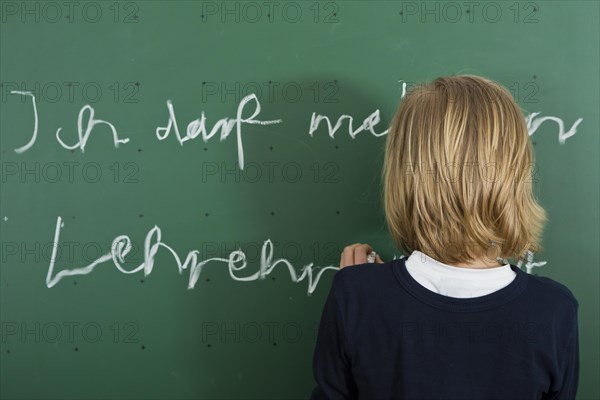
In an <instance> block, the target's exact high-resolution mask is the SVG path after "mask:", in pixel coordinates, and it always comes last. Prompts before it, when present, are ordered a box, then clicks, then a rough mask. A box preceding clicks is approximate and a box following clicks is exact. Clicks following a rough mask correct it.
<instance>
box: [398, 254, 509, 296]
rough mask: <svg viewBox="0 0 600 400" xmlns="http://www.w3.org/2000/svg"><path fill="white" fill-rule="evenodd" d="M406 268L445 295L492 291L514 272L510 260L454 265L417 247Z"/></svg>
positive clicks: (476, 293)
mask: <svg viewBox="0 0 600 400" xmlns="http://www.w3.org/2000/svg"><path fill="white" fill-rule="evenodd" d="M406 269H407V270H408V273H409V274H410V275H411V276H412V277H413V278H414V279H415V280H416V281H417V282H419V283H420V284H421V285H422V286H424V287H425V288H427V289H429V290H431V291H433V292H436V293H439V294H442V295H445V296H449V297H462V298H465V297H479V296H485V295H486V294H490V293H493V292H495V291H497V290H499V289H502V288H503V287H505V286H507V285H508V284H509V283H511V282H512V281H513V279H514V278H515V276H517V273H516V272H515V271H513V270H512V269H511V268H510V264H506V265H502V266H500V267H495V268H485V269H476V268H462V267H454V266H451V265H447V264H443V263H441V262H439V261H437V260H434V259H433V258H431V257H429V256H427V255H426V254H424V253H422V252H420V251H417V250H415V251H413V252H412V254H411V255H410V256H409V257H408V258H407V259H406Z"/></svg>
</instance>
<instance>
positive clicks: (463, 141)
mask: <svg viewBox="0 0 600 400" xmlns="http://www.w3.org/2000/svg"><path fill="white" fill-rule="evenodd" d="M533 171H534V156H533V148H532V144H531V140H530V138H529V134H528V131H527V125H526V123H525V118H524V116H523V114H522V111H521V109H520V108H519V106H518V105H517V104H516V103H515V101H514V100H513V98H512V96H511V94H510V92H509V91H508V90H506V89H505V88H504V87H502V86H501V85H499V84H497V83H495V82H493V81H491V80H488V79H486V78H482V77H479V76H473V75H462V76H449V77H441V78H438V79H436V80H434V81H433V82H431V83H429V84H427V85H418V86H415V87H413V88H412V89H410V90H409V91H408V92H407V94H406V95H405V97H404V98H403V99H402V100H401V103H400V106H399V108H398V111H397V112H396V114H395V116H394V118H393V120H392V123H391V125H390V129H389V133H388V138H387V142H386V151H385V160H384V167H383V175H382V177H383V189H384V191H383V202H384V209H385V215H386V221H387V224H388V229H389V231H390V234H391V236H392V239H393V240H394V242H395V243H396V245H397V246H398V247H399V248H400V249H402V250H403V251H405V252H408V253H409V254H410V252H412V251H413V250H420V251H422V252H424V253H426V254H427V255H429V256H430V257H432V258H435V259H436V260H438V261H440V262H444V263H457V262H466V261H470V260H473V259H476V258H480V257H485V258H487V259H489V260H496V259H497V257H501V258H503V259H510V258H512V259H519V258H521V257H523V256H524V254H525V253H526V252H527V251H532V252H537V251H539V250H540V249H541V245H540V240H541V235H542V230H543V226H544V223H545V221H546V215H545V211H544V209H543V208H542V207H541V206H540V205H539V204H538V203H537V201H536V199H535V197H534V195H533V190H532V184H533Z"/></svg>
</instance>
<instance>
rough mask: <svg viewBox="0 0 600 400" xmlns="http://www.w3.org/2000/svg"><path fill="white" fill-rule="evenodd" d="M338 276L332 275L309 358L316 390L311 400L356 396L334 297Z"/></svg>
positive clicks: (331, 399)
mask: <svg viewBox="0 0 600 400" xmlns="http://www.w3.org/2000/svg"><path fill="white" fill-rule="evenodd" d="M339 276H340V272H337V273H336V274H335V275H334V279H333V283H332V285H331V290H330V292H329V296H328V297H327V301H326V302H325V307H324V308H323V314H322V315H321V322H320V324H319V333H318V336H317V343H316V346H315V351H314V356H313V375H314V377H315V380H316V381H317V387H316V388H315V389H314V390H313V392H312V395H311V397H310V399H311V400H321V399H323V400H325V399H327V400H338V399H339V400H342V399H344V400H347V399H356V398H357V397H358V390H357V388H356V384H355V383H354V379H353V377H352V374H351V372H350V360H349V358H348V355H347V352H346V337H345V333H344V321H343V317H342V314H341V310H340V305H339V303H338V300H337V298H336V287H337V286H338V285H339V279H338V278H339Z"/></svg>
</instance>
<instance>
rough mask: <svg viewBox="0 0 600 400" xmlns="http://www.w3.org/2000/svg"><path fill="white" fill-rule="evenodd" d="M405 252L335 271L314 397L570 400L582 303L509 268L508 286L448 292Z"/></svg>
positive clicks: (575, 376)
mask: <svg viewBox="0 0 600 400" xmlns="http://www.w3.org/2000/svg"><path fill="white" fill-rule="evenodd" d="M405 260H406V258H405V257H403V258H401V259H396V260H394V261H390V262H387V263H385V264H359V265H354V266H350V267H346V268H343V269H342V270H340V271H338V272H336V274H335V275H334V278H333V282H332V286H331V290H330V292H329V296H328V298H327V301H326V303H325V306H324V309H323V314H322V316H321V322H320V325H319V332H318V336H317V342H316V346H315V352H314V358H313V371H314V377H315V380H316V382H317V387H316V388H315V389H314V390H313V392H312V395H311V399H312V400H318V399H329V400H337V399H366V400H379V399H403V400H411V399H423V400H429V399H431V400H441V399H454V400H470V399H477V400H485V399H502V400H519V399H529V400H533V399H575V394H576V392H577V386H578V379H579V332H578V320H577V315H578V307H579V303H578V301H577V300H576V299H575V297H574V296H573V294H572V293H571V291H570V290H569V289H568V288H567V287H566V286H564V285H562V284H561V283H558V282H556V281H554V280H552V279H550V278H546V277H540V276H534V275H530V274H528V273H526V272H524V271H522V270H521V269H520V268H518V267H517V266H515V265H511V268H512V270H513V271H515V272H516V273H517V275H516V277H515V278H514V280H513V281H512V282H511V283H510V284H509V285H508V286H505V287H503V288H502V289H499V290H497V291H495V292H493V293H490V294H488V295H485V296H479V297H473V298H454V297H448V296H444V295H441V294H439V293H435V292H433V291H430V290H429V289H427V288H425V287H423V286H421V285H420V284H419V283H418V282H417V281H416V280H415V279H414V278H413V277H412V276H411V275H410V274H409V273H408V271H407V269H406V266H405V264H404V261H405Z"/></svg>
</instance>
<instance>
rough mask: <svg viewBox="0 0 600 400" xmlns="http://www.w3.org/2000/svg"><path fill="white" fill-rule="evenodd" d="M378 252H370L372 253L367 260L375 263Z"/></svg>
mask: <svg viewBox="0 0 600 400" xmlns="http://www.w3.org/2000/svg"><path fill="white" fill-rule="evenodd" d="M376 254H377V253H375V252H374V251H372V252H370V253H369V254H368V255H367V262H369V263H374V262H375V255H376Z"/></svg>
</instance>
